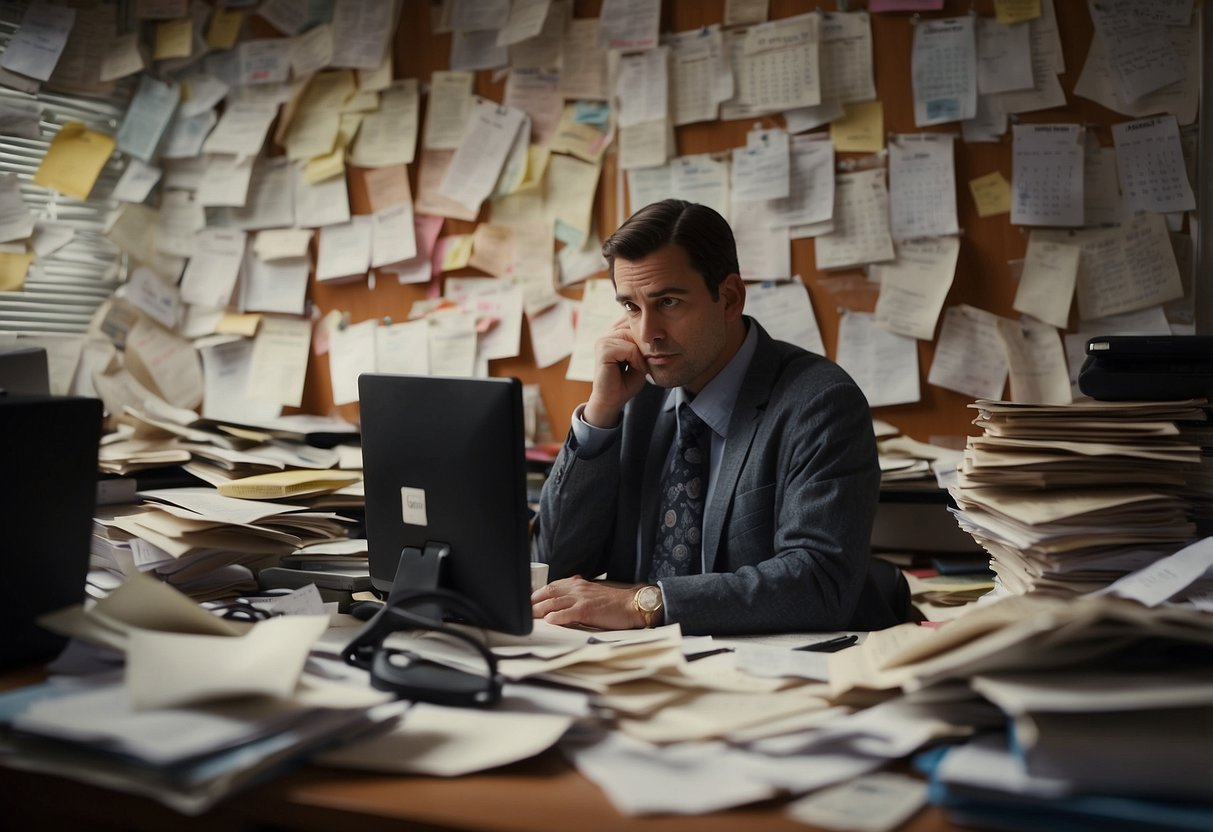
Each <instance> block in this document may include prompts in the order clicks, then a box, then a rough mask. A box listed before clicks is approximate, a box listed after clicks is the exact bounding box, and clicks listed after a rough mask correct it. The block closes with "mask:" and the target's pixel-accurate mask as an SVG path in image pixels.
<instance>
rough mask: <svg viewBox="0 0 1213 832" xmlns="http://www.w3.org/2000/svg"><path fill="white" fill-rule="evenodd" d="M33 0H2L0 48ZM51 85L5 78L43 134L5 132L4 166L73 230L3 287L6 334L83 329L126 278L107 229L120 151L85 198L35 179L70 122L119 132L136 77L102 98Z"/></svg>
mask: <svg viewBox="0 0 1213 832" xmlns="http://www.w3.org/2000/svg"><path fill="white" fill-rule="evenodd" d="M27 5H28V4H27V3H0V52H2V51H3V50H4V49H5V48H7V46H8V42H9V39H10V38H11V37H12V36H13V33H14V32H15V31H16V30H17V27H18V26H19V24H20V22H21V16H22V15H23V14H24V11H25V8H26V6H27ZM47 86H48V85H43V89H42V90H40V91H39V92H36V93H33V94H28V93H23V92H20V91H18V90H14V89H10V88H8V87H3V86H0V103H3V104H18V105H23V106H26V107H28V106H30V104H33V105H35V106H37V107H39V108H40V109H41V110H42V117H41V124H40V131H41V135H40V136H39V137H38V138H37V139H25V138H19V137H13V136H2V137H0V174H15V175H16V176H17V177H18V178H19V179H20V180H21V194H22V197H23V198H24V199H25V202H26V205H27V206H28V207H29V210H30V212H31V213H32V214H34V216H35V217H36V218H37V219H38V220H40V221H48V222H53V223H57V224H61V225H68V226H70V227H71V228H72V229H73V231H74V235H73V237H72V239H71V241H70V242H69V243H68V244H67V245H65V246H64V247H63V248H61V249H59V250H58V251H55V252H54V253H52V254H50V255H49V256H47V257H44V258H41V257H40V258H36V259H35V261H34V263H33V265H32V266H31V267H30V271H29V274H28V276H27V277H26V281H25V287H24V289H22V290H20V291H15V292H0V334H9V335H12V334H15V335H19V336H20V335H70V334H77V333H83V332H84V331H85V330H86V329H87V327H88V323H89V319H90V318H91V317H92V315H93V313H94V312H95V311H96V309H97V307H98V306H100V305H101V303H102V302H104V301H105V299H106V298H108V297H109V296H110V294H112V293H113V291H114V289H115V288H116V287H117V285H118V284H119V282H120V281H121V280H122V279H123V278H124V270H125V259H124V257H123V256H122V254H121V252H120V251H119V249H118V247H117V246H115V245H114V244H113V243H111V242H110V241H109V240H107V239H106V238H105V237H104V236H102V233H101V232H102V229H103V227H104V225H105V220H106V217H107V216H108V214H109V212H110V211H111V210H112V209H113V208H114V207H115V206H116V203H115V202H114V201H113V200H112V199H111V198H110V193H111V191H112V190H113V188H114V184H115V183H116V182H117V181H118V176H119V175H120V174H121V171H122V161H121V158H120V157H119V155H118V154H116V153H115V154H114V156H113V158H111V159H110V161H109V162H108V163H107V164H106V166H105V169H104V170H103V171H102V173H101V176H100V177H99V178H98V180H97V184H96V186H95V187H94V188H93V192H92V195H91V197H90V198H89V199H87V200H84V201H81V200H78V199H75V198H74V197H70V196H65V195H63V194H59V193H56V192H54V191H51V190H48V189H46V188H42V187H39V186H37V185H34V184H33V183H32V181H31V180H32V179H33V176H34V172H35V171H37V169H38V165H39V164H40V163H41V161H42V157H43V156H45V155H46V150H47V148H48V147H49V146H50V143H51V140H52V139H53V138H54V137H55V135H56V134H57V133H58V132H59V129H60V128H61V127H62V126H63V125H64V124H66V123H67V122H70V121H78V122H82V123H83V124H84V125H85V126H86V127H89V128H92V129H94V130H100V131H102V132H105V133H109V134H111V135H112V134H114V133H115V132H116V130H117V129H118V122H119V120H120V119H121V118H122V114H123V113H124V112H125V110H126V105H127V102H128V101H129V98H130V84H129V83H122V84H119V85H117V86H116V87H115V89H114V92H113V93H111V94H110V95H108V96H106V97H97V98H95V97H86V96H83V95H72V94H67V93H61V92H55V91H52V90H50V89H48V88H47Z"/></svg>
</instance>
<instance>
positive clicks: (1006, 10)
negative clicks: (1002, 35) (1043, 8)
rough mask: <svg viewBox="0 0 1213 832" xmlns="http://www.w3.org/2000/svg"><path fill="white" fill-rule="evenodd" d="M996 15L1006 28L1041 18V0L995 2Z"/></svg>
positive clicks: (1000, 0)
mask: <svg viewBox="0 0 1213 832" xmlns="http://www.w3.org/2000/svg"><path fill="white" fill-rule="evenodd" d="M994 14H995V16H996V17H997V18H998V22H999V23H1001V24H1003V25H1004V26H1009V25H1010V24H1012V23H1023V22H1024V21H1025V20H1035V19H1036V18H1038V17H1040V0H994Z"/></svg>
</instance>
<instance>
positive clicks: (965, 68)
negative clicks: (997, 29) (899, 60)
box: [910, 15, 977, 127]
mask: <svg viewBox="0 0 1213 832" xmlns="http://www.w3.org/2000/svg"><path fill="white" fill-rule="evenodd" d="M975 20H976V16H975V15H969V16H967V17H950V18H935V19H924V20H920V21H919V22H918V23H917V24H916V25H915V26H914V45H913V48H912V51H911V53H910V67H911V69H910V71H911V75H912V78H913V85H914V126H915V127H927V126H928V125H932V124H943V123H945V122H949V121H963V120H964V119H967V118H973V116H975V115H977V38H976V34H975V23H974V21H975Z"/></svg>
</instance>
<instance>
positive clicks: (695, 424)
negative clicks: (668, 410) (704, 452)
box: [678, 402, 708, 447]
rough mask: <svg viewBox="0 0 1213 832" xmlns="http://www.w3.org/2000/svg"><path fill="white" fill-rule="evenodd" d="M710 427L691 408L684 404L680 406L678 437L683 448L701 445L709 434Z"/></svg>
mask: <svg viewBox="0 0 1213 832" xmlns="http://www.w3.org/2000/svg"><path fill="white" fill-rule="evenodd" d="M707 429H708V425H707V423H706V422H705V421H703V419H700V418H699V416H698V414H696V413H695V411H694V410H691V406H690V405H689V404H687V403H686V402H683V403H682V404H680V405H679V406H678V435H679V440H678V441H679V444H681V445H682V446H683V447H686V446H688V445H699V444H700V443H701V442H702V441H703V437H704V435H705V434H706V433H707Z"/></svg>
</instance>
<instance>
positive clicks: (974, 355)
mask: <svg viewBox="0 0 1213 832" xmlns="http://www.w3.org/2000/svg"><path fill="white" fill-rule="evenodd" d="M927 383H928V384H934V385H935V386H936V387H943V388H946V389H948V390H955V391H956V392H957V393H964V394H965V395H968V396H972V397H973V398H975V399H1001V398H1002V391H1003V388H1004V387H1006V384H1007V356H1006V351H1005V350H1004V349H1003V346H1002V339H1001V338H1000V337H999V335H998V316H997V315H995V314H994V313H992V312H987V311H985V310H984V309H977V308H976V307H973V306H969V305H967V304H960V305H959V306H949V307H948V308H947V310H946V311H945V312H944V317H943V327H942V328H941V329H940V332H939V339H938V340H937V341H936V342H935V356H934V358H933V359H932V361H931V369H930V372H929V373H928V374H927Z"/></svg>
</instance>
